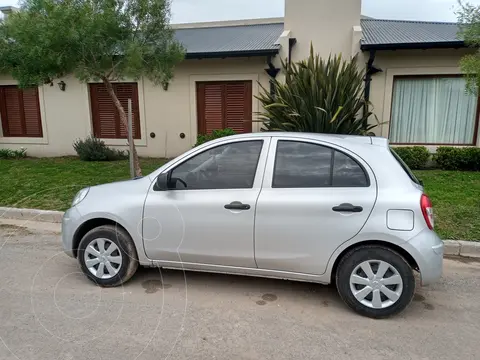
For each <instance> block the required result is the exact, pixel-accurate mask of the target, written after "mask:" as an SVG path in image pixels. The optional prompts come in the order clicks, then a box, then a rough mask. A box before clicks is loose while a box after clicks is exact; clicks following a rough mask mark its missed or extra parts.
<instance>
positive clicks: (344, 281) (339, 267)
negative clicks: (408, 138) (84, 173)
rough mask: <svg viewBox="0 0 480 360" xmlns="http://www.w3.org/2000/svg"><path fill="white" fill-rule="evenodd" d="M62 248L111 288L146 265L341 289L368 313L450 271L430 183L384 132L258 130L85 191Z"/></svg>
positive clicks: (397, 307)
mask: <svg viewBox="0 0 480 360" xmlns="http://www.w3.org/2000/svg"><path fill="white" fill-rule="evenodd" d="M62 237H63V246H64V248H65V252H66V253H67V254H68V255H70V256H72V257H75V258H77V259H78V261H79V262H80V266H81V268H82V270H83V272H84V273H85V274H86V275H87V276H88V277H89V278H90V279H91V280H93V281H94V282H95V283H97V284H98V285H101V286H117V285H121V284H123V283H124V282H126V281H127V280H129V279H130V278H131V277H132V276H133V274H134V273H135V271H136V269H137V267H138V265H142V266H150V267H161V268H173V269H186V270H199V271H209V272H219V273H228V274H241V275H252V276H261V277H272V278H281V279H291V280H298V281H308V282H315V283H321V284H330V283H335V284H336V286H337V288H338V292H339V294H340V296H341V298H342V299H343V300H344V301H345V303H346V304H347V305H348V306H349V307H351V308H352V309H354V310H355V311H357V312H358V313H360V314H362V315H365V316H369V317H373V318H383V317H387V316H391V315H393V314H397V313H398V312H400V311H402V310H403V309H404V308H405V307H406V306H407V305H408V304H409V303H410V301H411V300H412V297H413V295H414V291H415V277H414V273H413V270H415V271H418V272H420V274H421V283H422V284H423V285H427V284H430V283H432V282H435V281H437V280H438V279H439V278H440V277H441V274H442V261H443V242H442V241H441V240H440V239H439V238H438V236H437V235H436V234H435V232H434V231H433V212H432V206H431V203H430V200H429V199H428V197H427V196H426V195H425V194H424V193H423V187H422V185H421V183H420V182H419V181H418V180H417V178H416V177H415V176H414V175H413V174H412V172H411V171H410V170H409V169H408V167H407V166H406V165H405V164H404V163H403V162H402V161H401V160H400V159H399V158H398V156H397V155H396V154H395V153H394V152H392V151H391V150H390V147H389V144H388V140H387V139H384V138H376V137H360V136H343V135H320V134H303V133H258V134H244V135H237V136H231V137H227V138H222V139H218V140H215V141H212V142H209V143H207V144H204V145H202V146H199V147H196V148H194V149H192V150H190V151H188V152H187V153H185V154H183V155H181V156H179V157H177V158H176V159H174V160H172V161H170V162H168V163H167V164H165V165H164V166H162V167H161V168H159V169H158V170H157V171H154V172H153V173H152V174H150V175H148V176H146V177H143V178H140V179H136V180H130V181H124V182H117V183H113V184H106V185H100V186H94V187H90V188H86V189H83V190H81V191H80V192H79V193H78V194H77V195H76V196H75V199H74V200H73V204H72V207H71V209H69V210H68V211H67V212H66V213H65V216H64V219H63V229H62Z"/></svg>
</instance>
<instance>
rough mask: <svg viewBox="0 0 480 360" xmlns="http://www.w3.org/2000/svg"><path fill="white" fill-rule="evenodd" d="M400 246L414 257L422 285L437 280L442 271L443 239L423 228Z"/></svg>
mask: <svg viewBox="0 0 480 360" xmlns="http://www.w3.org/2000/svg"><path fill="white" fill-rule="evenodd" d="M402 247H403V248H404V249H405V250H406V251H407V252H408V253H409V254H411V255H412V257H413V258H414V259H415V261H416V263H417V265H418V267H419V270H420V276H421V280H422V285H429V284H432V283H435V282H437V281H438V280H439V279H440V278H441V277H442V271H443V247H444V245H443V241H442V240H441V239H440V238H439V237H438V236H437V234H435V232H433V231H431V230H428V229H425V230H423V231H422V232H421V233H420V234H418V235H417V236H415V237H414V238H412V239H411V240H410V241H408V242H407V243H405V244H403V245H402Z"/></svg>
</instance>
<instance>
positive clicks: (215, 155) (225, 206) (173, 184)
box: [143, 136, 270, 268]
mask: <svg viewBox="0 0 480 360" xmlns="http://www.w3.org/2000/svg"><path fill="white" fill-rule="evenodd" d="M269 142H270V138H269V137H258V136H255V137H251V138H245V139H242V140H238V139H237V140H235V141H232V140H230V141H224V142H222V143H220V144H218V145H215V146H211V147H209V148H207V149H205V150H202V151H200V152H196V153H194V154H193V155H191V156H190V157H189V158H188V159H186V160H182V161H180V162H178V163H176V164H174V165H172V167H170V168H167V169H166V170H165V172H167V173H168V176H169V178H170V181H169V183H170V185H169V190H163V191H156V190H155V189H154V186H152V187H151V189H150V190H149V193H148V195H147V198H146V201H145V209H144V219H143V238H144V248H145V252H146V255H147V256H148V257H149V258H150V259H153V260H161V261H165V262H182V263H194V264H207V265H222V266H235V267H246V268H256V264H255V258H254V244H253V242H254V241H253V235H254V218H255V207H256V203H257V199H258V196H259V194H260V189H261V183H262V178H263V173H264V170H265V162H266V158H267V152H268V147H269V146H268V145H269Z"/></svg>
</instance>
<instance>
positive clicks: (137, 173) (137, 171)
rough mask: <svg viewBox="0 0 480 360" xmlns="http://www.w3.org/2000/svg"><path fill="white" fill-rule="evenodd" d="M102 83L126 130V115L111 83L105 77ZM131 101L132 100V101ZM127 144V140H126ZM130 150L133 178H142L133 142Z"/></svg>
mask: <svg viewBox="0 0 480 360" xmlns="http://www.w3.org/2000/svg"><path fill="white" fill-rule="evenodd" d="M102 80H103V83H104V84H105V87H106V88H107V91H108V94H109V95H110V97H111V98H112V100H113V103H114V104H115V107H116V108H117V110H118V114H119V115H120V121H121V122H122V123H123V125H125V129H128V119H127V113H126V112H125V109H124V108H123V106H122V104H121V103H120V100H118V98H117V95H116V94H115V91H114V90H113V86H112V83H111V82H110V80H108V79H107V78H106V77H103V78H102ZM132 101H133V99H132ZM127 142H128V140H127ZM132 149H133V166H134V168H135V176H142V169H141V168H140V161H139V160H138V154H137V148H136V147H135V141H134V142H133V144H132Z"/></svg>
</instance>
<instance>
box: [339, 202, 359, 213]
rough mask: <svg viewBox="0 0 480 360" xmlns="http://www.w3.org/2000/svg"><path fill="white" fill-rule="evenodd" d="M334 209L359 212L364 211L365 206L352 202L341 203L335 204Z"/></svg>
mask: <svg viewBox="0 0 480 360" xmlns="http://www.w3.org/2000/svg"><path fill="white" fill-rule="evenodd" d="M332 210H333V211H336V212H351V213H359V212H362V211H363V207H361V206H355V205H352V204H340V205H338V206H334V207H333V208H332Z"/></svg>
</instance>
